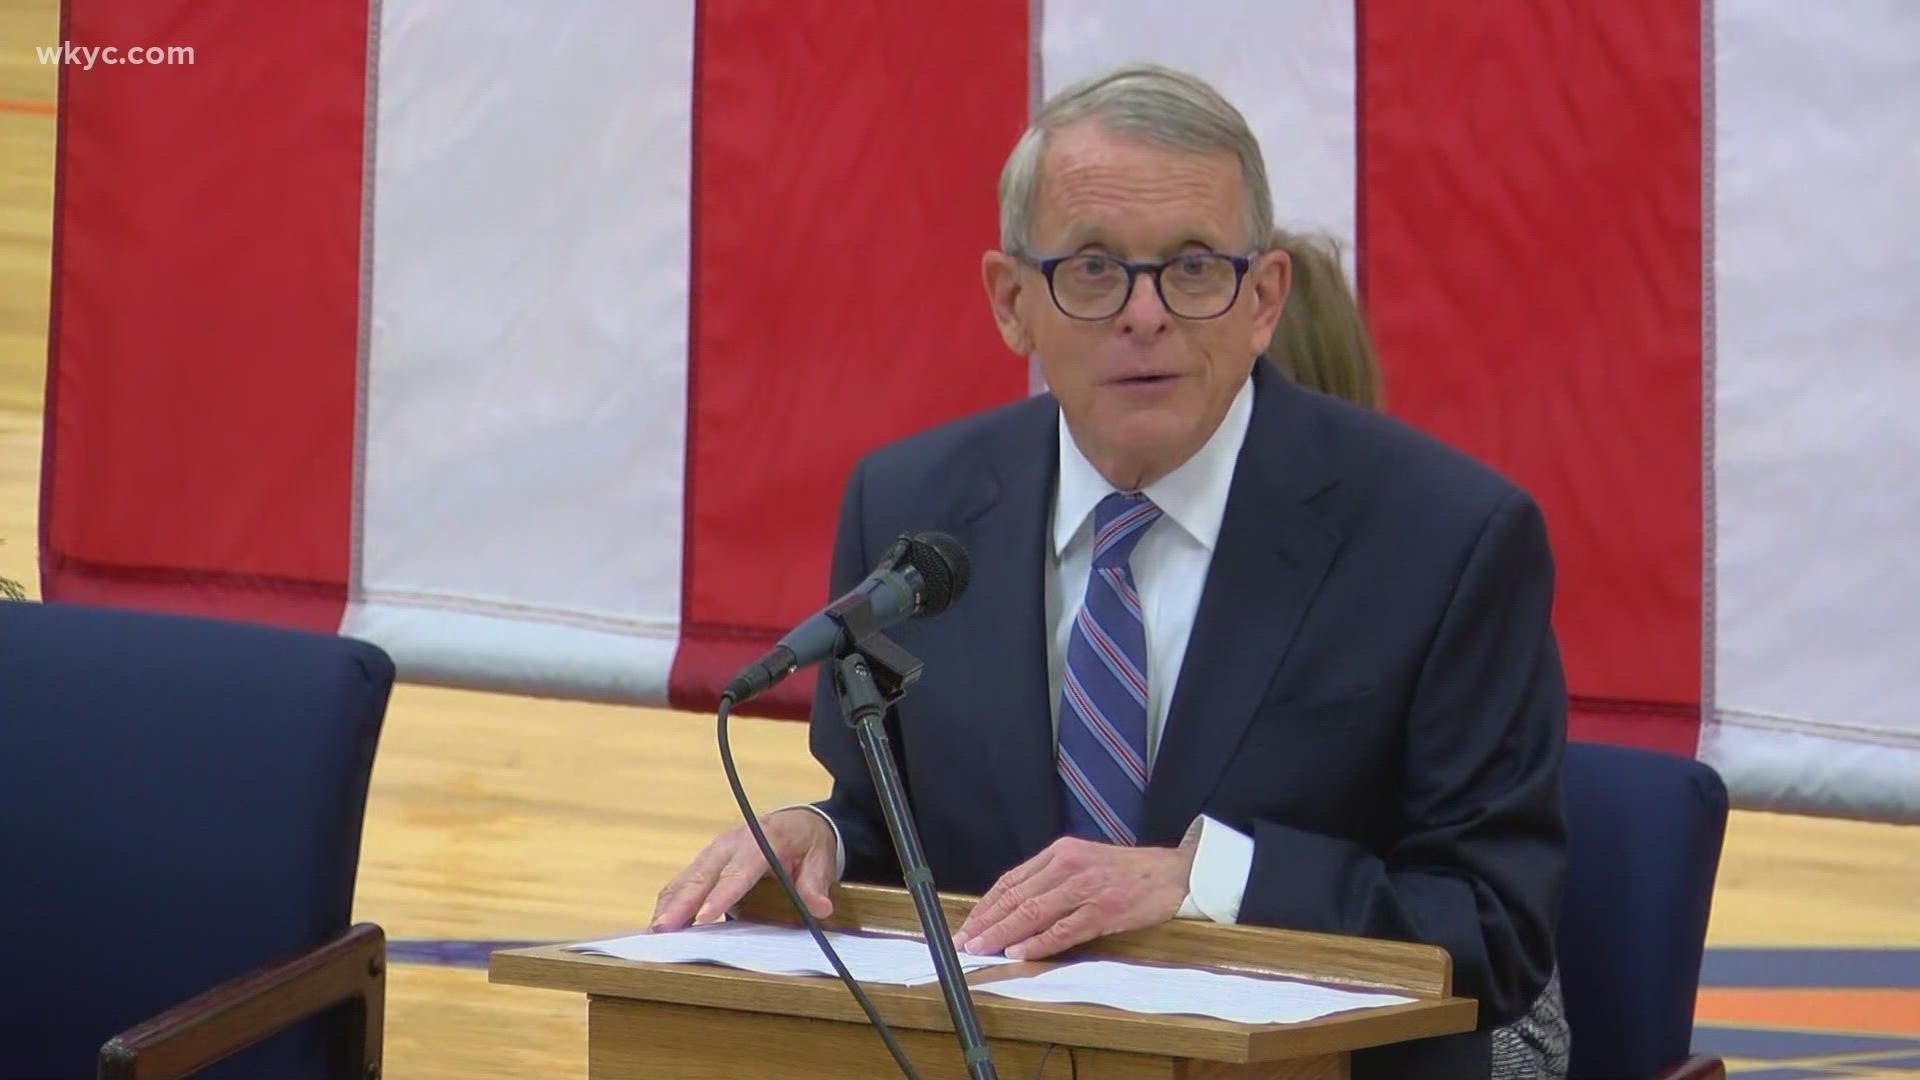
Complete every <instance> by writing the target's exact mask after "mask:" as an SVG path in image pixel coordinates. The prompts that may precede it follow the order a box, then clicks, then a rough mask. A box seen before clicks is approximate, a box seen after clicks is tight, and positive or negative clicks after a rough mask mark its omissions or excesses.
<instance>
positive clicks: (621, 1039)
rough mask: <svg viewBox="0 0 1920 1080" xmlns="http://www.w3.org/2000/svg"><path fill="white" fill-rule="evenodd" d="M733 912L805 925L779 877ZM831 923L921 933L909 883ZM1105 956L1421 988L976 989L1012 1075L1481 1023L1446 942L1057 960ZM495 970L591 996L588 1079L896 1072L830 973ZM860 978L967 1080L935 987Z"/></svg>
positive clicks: (929, 1069)
mask: <svg viewBox="0 0 1920 1080" xmlns="http://www.w3.org/2000/svg"><path fill="white" fill-rule="evenodd" d="M943 903H944V905H945V912H946V916H947V922H948V925H949V926H953V927H958V926H959V925H960V923H961V922H962V921H963V920H964V919H965V917H966V913H967V912H968V911H969V910H970V909H971V907H972V900H971V898H950V899H943ZM736 914H737V915H738V916H739V917H740V918H742V919H745V920H749V921H753V922H760V923H766V924H780V925H790V926H795V925H799V920H798V919H797V918H796V917H795V916H794V914H793V911H792V909H791V908H790V907H789V906H788V904H787V900H786V897H785V896H784V895H783V894H782V893H781V892H780V890H779V887H778V886H777V885H776V884H775V883H773V882H772V881H771V880H768V881H763V882H762V883H761V884H760V886H759V887H758V888H756V889H755V890H754V891H753V892H752V893H751V894H749V895H748V897H747V898H746V899H745V900H744V901H742V902H741V904H740V905H739V907H738V908H736ZM823 926H824V927H825V928H826V929H830V930H845V931H855V932H858V931H869V932H885V933H894V934H898V933H902V932H906V933H911V934H913V935H914V936H916V937H917V936H919V932H920V923H919V920H918V918H917V917H916V916H915V914H914V909H913V902H912V900H911V899H910V898H909V897H908V896H907V894H906V893H905V892H904V891H901V890H898V889H882V888H874V887H870V886H859V885H851V886H840V887H837V888H836V889H835V890H834V892H833V917H832V918H830V919H827V920H826V921H825V922H824V923H823ZM1096 955H1097V956H1100V957H1103V958H1110V959H1125V960H1131V961H1136V962H1145V963H1166V964H1176V965H1183V966H1195V967H1209V968H1215V969H1219V970H1231V971H1237V972H1244V973H1248V974H1267V975H1281V976H1286V977H1289V978H1296V979H1305V980H1309V981H1313V982H1319V983H1325V984H1330V985H1337V986H1340V987H1343V988H1352V989H1367V990H1385V991H1392V992H1397V993H1400V994H1403V995H1405V996H1409V997H1414V998H1417V999H1418V1000H1417V1001H1415V1002H1414V1003H1412V1004H1409V1005H1397V1006H1391V1007H1388V1008H1381V1009H1369V1010H1363V1011H1356V1012H1349V1013H1343V1014H1336V1015H1334V1016H1329V1017H1325V1018H1323V1019H1320V1020H1314V1021H1311V1022H1308V1023H1303V1024H1264V1025H1262V1024H1235V1023H1230V1022H1227V1021H1224V1020H1210V1019H1204V1018H1200V1017H1189V1016H1152V1015H1143V1014H1139V1013H1128V1012H1122V1011H1119V1010H1116V1009H1109V1008H1104V1007H1101V1006H1094V1005H1055V1004H1039V1003H1033V1002H1025V1001H1017V1000H1014V999H1012V998H1002V997H995V996H993V995H991V994H981V993H975V994H974V995H973V1002H974V1010H975V1012H976V1014H977V1015H978V1016H979V1019H980V1026H981V1028H982V1030H983V1032H984V1033H985V1035H986V1036H987V1039H988V1041H989V1044H990V1048H991V1050H992V1052H993V1061H994V1066H995V1068H996V1070H997V1071H998V1072H999V1075H1000V1077H1001V1080H1029V1078H1033V1077H1045V1078H1049V1080H1053V1078H1058V1080H1070V1078H1076V1077H1077V1078H1079V1080H1148V1078H1164V1080H1175V1078H1189V1077H1190V1078H1196V1080H1197V1078H1200V1077H1207V1078H1211V1080H1227V1078H1234V1080H1240V1078H1245V1080H1253V1078H1276V1080H1277V1078H1285V1080H1307V1078H1314V1080H1319V1078H1322V1077H1331V1078H1343V1077H1346V1076H1347V1062H1348V1055H1349V1053H1350V1052H1351V1051H1354V1050H1358V1049H1363V1048H1365V1047H1369V1046H1380V1045H1384V1044H1387V1043H1394V1042H1403V1041H1406V1040H1411V1039H1421V1038H1426V1037H1428V1036H1433V1035H1447V1034H1452V1033H1455V1032H1461V1031H1468V1030H1471V1029H1472V1028H1473V1026H1474V1022H1475V1008H1476V1007H1475V1004H1474V1002H1473V1001H1471V1000H1469V999H1466V998H1458V997H1453V996H1452V995H1451V990H1452V982H1453V964H1452V961H1451V960H1450V959H1449V958H1448V956H1447V954H1446V952H1445V951H1444V950H1441V949H1438V948H1433V947H1430V946H1425V945H1412V944H1406V943H1402V942H1388V941H1373V940H1367V939H1360V938H1347V937H1336V936H1331V935H1326V934H1308V933H1299V932H1295V931H1287V930H1269V929H1264V928H1260V927H1248V926H1219V925H1215V924H1212V923H1204V922H1190V921H1185V920H1181V921H1175V922H1171V923H1166V924H1163V925H1161V926H1158V927H1154V928H1152V929H1149V930H1142V931H1137V932H1133V933H1128V934H1118V935H1114V936H1112V937H1107V938H1102V939H1100V940H1098V941H1094V942H1090V943H1088V944H1087V945H1086V946H1083V947H1082V948H1081V949H1079V950H1076V951H1075V952H1073V953H1070V954H1068V955H1067V956H1064V957H1061V958H1058V960H1066V959H1072V958H1073V957H1074V956H1096ZM1058 960H1053V961H1040V962H1035V963H1028V964H1008V965H1005V966H1001V967H995V968H990V969H987V970H984V971H977V972H973V973H971V974H969V975H968V977H967V978H968V983H969V985H971V986H976V987H977V986H980V985H982V984H984V983H986V982H989V981H992V980H994V979H1005V978H1011V977H1015V976H1018V975H1025V974H1033V973H1034V972H1037V971H1041V970H1044V969H1046V968H1047V967H1049V966H1052V964H1053V963H1056V962H1058ZM489 979H490V981H492V982H496V983H505V984H509V985H514V986H533V987H542V988H545V989H550V990H568V991H573V992H575V993H581V994H586V995H587V1076H588V1077H589V1078H590V1080H708V1078H711V1080H750V1078H752V1080H759V1078H765V1080H816V1078H818V1080H847V1078H850V1077H894V1076H898V1075H899V1069H898V1067H897V1066H896V1065H895V1064H894V1062H893V1058H892V1056H891V1055H889V1054H888V1053H887V1048H886V1046H885V1044H883V1043H882V1042H881V1041H880V1037H879V1036H878V1035H877V1034H875V1032H874V1031H873V1029H872V1026H871V1025H870V1024H869V1023H868V1022H867V1018H866V1014H865V1013H863V1012H862V1011H861V1009H860V1006H859V1004H858V1003H856V1002H855V1001H854V1000H853V997H852V996H851V995H850V994H849V993H848V992H847V988H846V986H845V985H844V984H843V983H841V982H840V980H838V979H835V978H832V977H825V976H823V977H808V976H791V975H759V974H755V973H753V972H747V971H739V970H735V969H732V968H724V967H718V966H714V965H707V964H641V963H633V962H629V961H624V960H615V959H611V958H608V957H601V956H587V955H584V954H580V953H570V952H567V951H565V949H564V948H562V947H560V946H543V947H540V948H531V949H513V950H506V951H502V952H497V953H494V954H493V957H492V962H491V964H490V967H489ZM863 988H864V989H865V990H866V992H867V996H868V997H869V998H870V999H871V1000H872V1002H873V1005H874V1008H875V1009H876V1010H877V1011H878V1012H879V1014H880V1015H881V1017H882V1018H884V1019H885V1020H886V1022H887V1024H888V1025H889V1026H890V1027H892V1028H893V1030H894V1034H895V1036H896V1038H897V1039H898V1040H899V1042H900V1045H901V1047H902V1048H903V1049H904V1050H905V1051H906V1053H907V1055H908V1057H909V1059H910V1060H912V1062H913V1064H914V1068H915V1069H916V1070H918V1071H919V1073H920V1075H921V1077H923V1078H924V1080H936V1078H937V1080H966V1075H967V1073H966V1069H965V1067H964V1066H963V1064H962V1062H961V1058H960V1050H959V1043H958V1041H957V1040H956V1039H955V1038H954V1036H953V1034H952V1032H953V1025H952V1022H951V1020H950V1019H949V1018H948V1015H947V1008H946V1003H945V1001H944V1000H943V999H942V998H941V996H940V987H939V985H938V984H934V983H929V984H927V985H924V986H914V987H900V986H876V985H868V984H863Z"/></svg>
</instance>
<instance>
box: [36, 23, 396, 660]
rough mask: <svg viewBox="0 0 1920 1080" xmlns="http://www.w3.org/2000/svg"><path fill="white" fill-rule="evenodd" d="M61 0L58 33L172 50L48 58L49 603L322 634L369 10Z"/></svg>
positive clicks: (348, 368)
mask: <svg viewBox="0 0 1920 1080" xmlns="http://www.w3.org/2000/svg"><path fill="white" fill-rule="evenodd" d="M63 12H64V14H63V19H64V21H65V23H66V25H65V27H64V28H63V32H62V34H61V37H62V39H63V40H67V41H72V42H74V43H76V44H79V45H83V46H84V45H95V44H115V45H124V44H125V43H127V42H143V43H152V44H157V45H162V46H173V45H185V46H191V47H192V48H193V50H194V62H193V63H192V64H191V65H186V64H168V65H161V66H115V67H107V66H102V67H96V68H94V69H93V70H91V71H88V70H77V69H75V68H72V67H63V68H62V69H61V72H60V95H61V102H62V109H61V113H60V116H61V120H60V131H59V143H58V147H57V150H56V170H57V172H56V194H55V199H54V229H55V233H56V237H55V243H54V251H55V257H56V260H57V263H56V266H55V268H54V291H53V310H52V313H51V318H50V320H49V322H50V328H49V338H50V340H49V356H48V366H49V376H48V402H47V409H48V415H49V416H50V417H51V421H50V423H49V424H48V427H47V432H46V444H45V451H44V453H45V462H44V476H43V480H42V492H43V512H42V517H41V559H42V572H43V585H44V589H45V592H46V595H47V596H49V597H51V598H56V599H96V600H104V601H107V602H116V603H129V604H141V605H148V606H157V607H173V608H180V609H186V610H204V611H211V612H214V613H221V614H246V615H250V616H253V617H258V618H264V619H268V620H270V621H275V622H284V623H289V624H293V625H305V626H314V627H320V628H329V629H330V628H333V627H336V626H338V624H339V618H340V612H341V607H342V604H343V603H344V600H345V586H346V576H347V568H348V557H349V539H350V537H349V533H350V523H351V498H352V467H353V434H354V425H353V415H354V393H355V386H354V380H355V372H354V364H353V361H352V358H353V357H354V355H355V351H356V342H357V340H358V327H359V292H360V251H359V236H360V208H361V199H360V172H361V147H362V131H363V127H364V125H363V119H362V116H363V105H364V101H365V97H366V66H365V65H366V55H367V13H366V9H365V7H364V5H355V4H296V5H291V6H286V7H282V6H278V5H275V6H266V5H261V4H258V3H253V2H251V0H226V2H224V3H214V4H209V3H207V2H206V0H142V2H140V3H123V4H69V5H63ZM295 43H297V48H296V47H295ZM295 52H297V54H298V56H299V62H298V63H289V62H288V57H289V56H290V55H293V54H294V53H295ZM236 87H244V88H245V89H244V92H239V93H236V92H235V88H236Z"/></svg>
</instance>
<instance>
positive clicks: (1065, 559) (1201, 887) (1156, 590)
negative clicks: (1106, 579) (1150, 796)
mask: <svg viewBox="0 0 1920 1080" xmlns="http://www.w3.org/2000/svg"><path fill="white" fill-rule="evenodd" d="M1252 419H1253V380H1252V379H1251V378H1249V379H1248V380H1247V381H1246V382H1244V383H1242V384H1241V386H1240V391H1239V392H1238V393H1237V394H1235V395H1234V397H1233V402H1232V404H1230V405H1229V406H1228V407H1227V414H1226V416H1225V417H1224V418H1222V419H1221V421H1220V426H1219V427H1217V428H1215V429H1214V432H1213V435H1212V436H1211V437H1210V438H1208V440H1207V441H1206V443H1205V445H1203V446H1201V448H1200V450H1199V451H1198V452H1197V453H1195V454H1194V455H1193V456H1192V457H1191V458H1188V459H1187V460H1186V462H1185V463H1184V464H1182V465H1181V466H1180V467H1179V468H1177V469H1174V470H1173V471H1172V472H1170V473H1168V474H1167V475H1166V476H1164V477H1161V478H1160V479H1159V480H1156V481H1155V482H1153V483H1151V484H1149V485H1147V486H1146V488H1145V489H1144V494H1145V495H1146V496H1147V497H1148V498H1149V499H1152V500H1153V503H1154V505H1155V506H1158V507H1159V508H1160V510H1161V517H1160V519H1159V520H1157V521H1155V522H1154V523H1153V525H1152V526H1150V527H1149V528H1148V529H1147V532H1146V535H1145V536H1143V537H1142V538H1141V539H1140V542H1139V543H1138V544H1137V545H1136V546H1135V547H1134V549H1133V554H1132V556H1131V558H1130V559H1129V560H1128V562H1129V565H1130V566H1131V567H1132V568H1133V578H1134V585H1135V587H1136V588H1137V590H1138V592H1139V594H1140V609H1141V611H1142V613H1143V614H1144V616H1145V622H1146V634H1147V770H1148V774H1149V776H1151V774H1152V770H1153V763H1154V761H1155V759H1156V758H1157V757H1158V756H1159V751H1160V737H1161V735H1162V733H1163V732H1164V731H1165V728H1166V718H1167V706H1168V704H1169V703H1170V702H1172V700H1173V692H1174V689H1175V687H1177V686H1178V685H1179V681H1180V667H1181V663H1182V661H1183V660H1184V659H1185V658H1186V654H1187V638H1188V637H1189V636H1190V635H1191V634H1192V632H1193V618H1194V615H1195V613H1196V612H1197V611H1198V610H1199V608H1200V593H1201V591H1202V590H1203V589H1204V588H1205V587H1206V582H1207V569H1208V568H1209V567H1210V566H1211V565H1212V564H1213V549H1214V545H1215V544H1216V543H1217V542H1218V541H1219V539H1220V522H1221V519H1222V518H1224V517H1225V516H1226V512H1227V492H1228V491H1229V490H1230V489H1231V488H1232V486H1233V467H1234V463H1235V462H1236V461H1237V460H1238V459H1239V457H1240V446H1241V444H1242V443H1243V442H1245V441H1246V437H1247V425H1248V424H1249V423H1250V422H1251V421H1252ZM1059 423H1060V462H1059V474H1058V475H1059V477H1060V482H1059V484H1058V485H1057V486H1056V487H1055V489H1054V499H1053V514H1052V532H1053V543H1052V545H1051V547H1050V552H1051V556H1052V557H1051V558H1049V559H1048V560H1047V571H1046V592H1047V595H1046V617H1047V625H1048V627H1050V628H1051V630H1052V633H1051V635H1050V636H1049V637H1048V639H1047V690H1048V700H1049V701H1051V702H1052V718H1053V730H1054V738H1055V739H1056V740H1057V739H1058V738H1059V731H1060V682H1061V678H1062V672H1063V671H1064V670H1065V665H1066V655H1067V642H1068V640H1069V639H1070V637H1071V636H1072V633H1073V621H1074V619H1075V617H1076V616H1078V615H1079V612H1080V606H1081V603H1082V600H1083V599H1084V597H1085V595H1086V589H1087V575H1088V573H1089V572H1090V571H1091V570H1092V564H1093V511H1094V507H1096V506H1098V505H1099V503H1100V500H1101V499H1104V498H1106V497H1107V496H1108V495H1110V494H1112V493H1113V492H1115V491H1117V490H1119V489H1117V488H1115V487H1114V486H1113V485H1112V484H1110V483H1108V482H1107V479H1106V478H1105V477H1103V476H1101V475H1100V471H1099V470H1098V469H1095V468H1094V467H1093V464H1092V463H1091V462H1089V461H1088V460H1087V458H1086V455H1085V454H1082V453H1081V452H1080V447H1079V445H1078V444H1077V443H1075V442H1074V441H1073V434H1072V432H1070V431H1068V430H1067V422H1066V418H1065V416H1064V415H1062V417H1061V419H1060V421H1059ZM781 809H789V808H788V807H782V808H781ZM807 809H810V810H814V811H815V812H816V813H820V811H819V809H818V808H817V807H812V806H808V807H807ZM820 816H821V817H823V818H826V820H827V824H829V825H833V819H832V818H831V817H827V815H826V814H825V813H820ZM1195 824H1196V825H1197V826H1198V827H1199V829H1200V844H1199V848H1198V850H1197V851H1196V853H1195V855H1194V861H1193V870H1192V872H1191V873H1190V874H1189V875H1188V878H1187V897H1186V900H1185V902H1184V903H1183V904H1181V906H1180V911H1179V917H1180V918H1185V919H1200V918H1206V919H1212V920H1214V921H1215V922H1234V921H1236V920H1237V919H1238V918H1239V914H1240V901H1241V898H1242V897H1243V896H1244V895H1245V893H1246V887H1247V875H1248V873H1249V872H1250V871H1251V870H1252V867H1253V838H1252V837H1250V836H1247V835H1246V834H1245V833H1242V832H1240V831H1239V830H1237V829H1234V828H1233V827H1232V826H1229V825H1223V824H1221V823H1220V822H1217V821H1215V820H1213V819H1212V818H1205V817H1203V818H1201V819H1200V820H1199V821H1198V822H1196V823H1195ZM833 831H834V840H835V846H836V852H835V859H834V878H835V880H838V879H839V877H840V876H841V875H842V874H844V873H845V872H846V867H847V848H846V843H845V841H844V840H842V839H841V838H840V827H839V826H838V825H833Z"/></svg>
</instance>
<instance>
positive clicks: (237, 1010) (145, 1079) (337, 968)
mask: <svg viewBox="0 0 1920 1080" xmlns="http://www.w3.org/2000/svg"><path fill="white" fill-rule="evenodd" d="M386 985H387V935H386V933H385V932H384V931H383V930H381V928H380V927H379V926H376V925H374V924H372V923H360V924H357V925H355V926H354V927H352V928H351V929H349V930H348V931H347V932H346V933H344V934H342V935H340V936H339V937H337V938H335V939H334V940H332V941H330V942H327V943H326V944H325V945H322V946H320V947H319V948H316V949H311V950H309V951H307V952H304V953H301V954H299V955H298V956H295V957H293V958H291V959H289V960H285V961H282V962H280V963H276V964H272V965H269V966H267V967H263V968H259V969H257V970H254V971H250V972H248V973H247V974H245V975H241V976H239V977H238V978H234V979H230V980H228V981H227V982H224V983H221V984H220V985H219V986H216V987H214V988H213V989H211V990H209V991H207V992H206V993H204V994H201V995H199V996H197V997H195V998H193V999H191V1000H189V1001H186V1002H184V1003H182V1004H180V1005H178V1006H175V1007H174V1008H172V1009H168V1010H167V1011H166V1012H164V1013H161V1014H160V1015H159V1016H156V1017H154V1018H153V1019H151V1020H148V1021H146V1022H145V1023H142V1024H139V1025H136V1026H134V1027H131V1028H128V1029H127V1030H125V1031H123V1032H121V1033H120V1034H118V1035H116V1036H114V1037H113V1038H112V1039H109V1040H108V1041H107V1044H106V1045H105V1046H103V1047H101V1049H100V1072H99V1080H182V1078H184V1077H188V1076H191V1075H192V1074H193V1073H196V1072H198V1071H200V1070H201V1069H204V1068H206V1067H207V1066H209V1065H212V1064H213V1063H214V1062H216V1061H219V1060H221V1059H222V1058H225V1057H227V1056H228V1055H230V1054H234V1053H237V1052H239V1051H241V1050H244V1049H246V1048H247V1047H249V1046H252V1045H254V1044H255V1043H258V1042H260V1041H262V1040H264V1039H266V1038H268V1037H269V1036H272V1035H274V1034H277V1033H278V1032H281V1031H284V1030H285V1029H287V1028H289V1027H292V1026H293V1025H294V1024H297V1023H299V1022H300V1021H302V1020H305V1019H307V1018H309V1017H312V1016H314V1015H316V1014H318V1013H320V1012H323V1011H325V1010H327V1009H329V1008H332V1007H333V1006H335V1005H338V1004H341V1003H342V1002H346V1001H354V1002H357V1003H358V1005H359V1008H357V1009H355V1010H354V1020H353V1021H352V1031H351V1038H352V1042H353V1050H352V1052H353V1053H354V1054H355V1055H356V1056H357V1058H358V1061H359V1068H358V1069H356V1070H355V1072H354V1074H353V1075H355V1076H356V1077H365V1078H367V1080H378V1078H379V1076H380V1062H381V1052H380V1050H381V1035H382V1029H383V1026H384V1022H385V1016H386Z"/></svg>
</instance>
